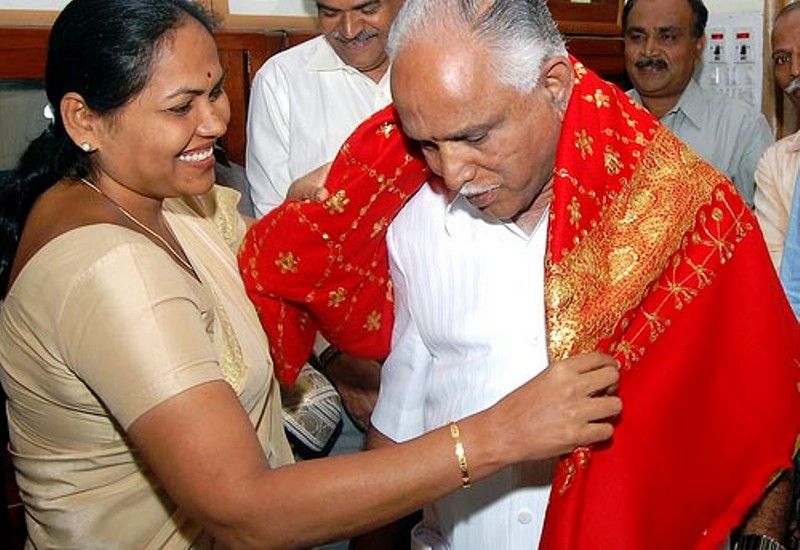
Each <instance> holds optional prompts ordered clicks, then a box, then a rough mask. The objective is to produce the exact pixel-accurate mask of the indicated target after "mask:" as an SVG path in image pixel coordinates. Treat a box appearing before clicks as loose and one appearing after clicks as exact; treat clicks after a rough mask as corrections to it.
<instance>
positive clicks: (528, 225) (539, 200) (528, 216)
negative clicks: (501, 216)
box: [514, 178, 553, 235]
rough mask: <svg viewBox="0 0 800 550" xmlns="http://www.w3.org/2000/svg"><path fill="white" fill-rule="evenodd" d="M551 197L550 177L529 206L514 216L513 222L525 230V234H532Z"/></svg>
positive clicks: (551, 185)
mask: <svg viewBox="0 0 800 550" xmlns="http://www.w3.org/2000/svg"><path fill="white" fill-rule="evenodd" d="M552 198H553V179H552V178H551V179H550V181H549V182H547V183H546V184H545V186H544V187H543V188H542V190H541V191H540V192H539V194H538V195H537V196H536V198H535V199H534V200H533V203H532V204H531V206H530V208H528V209H527V210H525V211H524V212H522V213H520V214H519V215H518V216H517V217H516V218H514V223H515V224H516V225H517V227H519V228H520V229H521V230H522V231H523V232H525V234H526V235H533V231H534V229H536V226H537V225H539V220H541V219H542V216H546V215H547V209H548V208H549V207H550V200H551V199H552Z"/></svg>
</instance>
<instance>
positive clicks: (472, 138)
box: [464, 134, 488, 145]
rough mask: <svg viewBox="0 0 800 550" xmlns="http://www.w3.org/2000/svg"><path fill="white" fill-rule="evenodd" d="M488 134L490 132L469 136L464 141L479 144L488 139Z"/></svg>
mask: <svg viewBox="0 0 800 550" xmlns="http://www.w3.org/2000/svg"><path fill="white" fill-rule="evenodd" d="M487 135H488V134H480V135H477V136H469V137H468V138H467V139H465V140H464V141H466V142H467V143H469V144H472V145H478V144H479V143H483V141H484V140H485V139H486V136H487Z"/></svg>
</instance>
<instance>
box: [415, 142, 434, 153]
mask: <svg viewBox="0 0 800 550" xmlns="http://www.w3.org/2000/svg"><path fill="white" fill-rule="evenodd" d="M417 143H419V147H420V149H422V150H423V151H436V149H437V147H436V144H435V143H433V142H432V141H425V140H422V141H418V142H417Z"/></svg>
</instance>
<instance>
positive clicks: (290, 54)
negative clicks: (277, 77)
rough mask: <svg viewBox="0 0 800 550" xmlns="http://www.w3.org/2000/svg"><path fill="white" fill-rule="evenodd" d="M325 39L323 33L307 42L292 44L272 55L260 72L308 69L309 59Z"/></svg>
mask: <svg viewBox="0 0 800 550" xmlns="http://www.w3.org/2000/svg"><path fill="white" fill-rule="evenodd" d="M324 40H325V37H324V36H323V35H319V36H315V37H314V38H311V39H309V40H306V41H305V42H302V43H300V44H297V45H296V46H292V47H291V48H288V49H286V50H283V51H280V52H278V53H276V54H275V55H273V56H271V57H270V58H269V59H267V60H266V62H264V64H263V65H262V66H261V68H260V69H259V70H258V72H259V73H265V72H270V71H274V70H281V71H284V72H295V71H306V70H307V66H308V61H309V60H310V59H311V57H312V56H313V55H314V53H315V52H316V51H317V48H319V46H320V43H321V42H323V41H324Z"/></svg>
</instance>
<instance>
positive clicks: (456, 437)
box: [450, 422, 472, 489]
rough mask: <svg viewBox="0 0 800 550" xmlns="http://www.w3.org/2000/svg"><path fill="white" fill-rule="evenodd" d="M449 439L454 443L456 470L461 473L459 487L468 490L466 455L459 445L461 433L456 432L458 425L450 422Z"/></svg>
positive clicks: (469, 483)
mask: <svg viewBox="0 0 800 550" xmlns="http://www.w3.org/2000/svg"><path fill="white" fill-rule="evenodd" d="M450 437H452V438H453V442H454V443H455V454H456V460H457V461H458V469H459V470H460V471H461V487H462V488H464V489H468V488H469V487H470V486H471V485H472V483H471V482H470V479H469V467H468V466H467V454H466V453H465V452H464V445H463V443H461V432H459V431H458V424H456V423H455V422H450Z"/></svg>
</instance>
